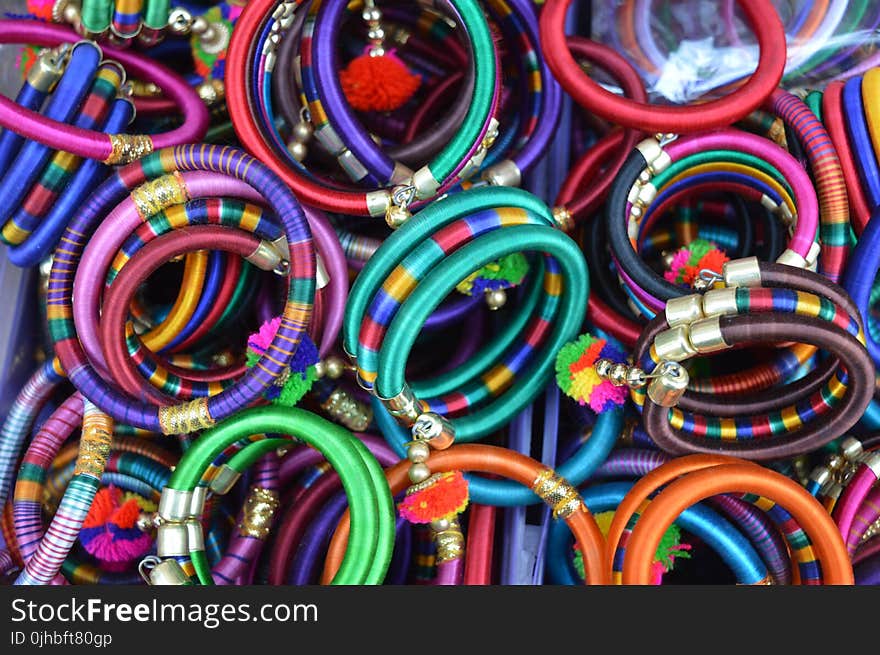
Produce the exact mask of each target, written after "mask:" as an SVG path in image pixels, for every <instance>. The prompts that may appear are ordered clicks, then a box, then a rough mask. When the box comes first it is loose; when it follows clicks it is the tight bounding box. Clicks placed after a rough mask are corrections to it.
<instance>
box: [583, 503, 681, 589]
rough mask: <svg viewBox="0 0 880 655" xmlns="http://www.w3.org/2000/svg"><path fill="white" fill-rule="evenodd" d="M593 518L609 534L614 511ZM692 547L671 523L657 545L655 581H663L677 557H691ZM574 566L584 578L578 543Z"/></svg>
mask: <svg viewBox="0 0 880 655" xmlns="http://www.w3.org/2000/svg"><path fill="white" fill-rule="evenodd" d="M593 518H595V519H596V523H597V524H598V525H599V530H601V531H602V534H603V535H607V534H608V530H609V528H610V527H611V521H612V520H613V519H614V512H601V513H599V514H596V515H594V517H593ZM690 549H691V546H690V544H683V543H681V530H680V529H679V527H678V526H677V525H675V524H674V523H673V524H672V525H670V526H669V529H668V530H666V532H664V533H663V538H662V539H660V545H659V546H657V552H656V553H655V554H654V562H653V564H652V566H651V570H652V573H653V574H654V580H653V583H654V584H655V585H658V584H660V583H661V582H662V580H663V574H664V573H669V572H670V571H671V570H672V568H673V566H674V564H675V560H676V559H690V557H691V554H690V552H688V551H690ZM574 568H575V570H576V571H577V574H578V575H579V576H580V577H581V579H582V580H583V579H584V556H583V553H582V552H581V550H580V548H578V546H577V544H575V545H574Z"/></svg>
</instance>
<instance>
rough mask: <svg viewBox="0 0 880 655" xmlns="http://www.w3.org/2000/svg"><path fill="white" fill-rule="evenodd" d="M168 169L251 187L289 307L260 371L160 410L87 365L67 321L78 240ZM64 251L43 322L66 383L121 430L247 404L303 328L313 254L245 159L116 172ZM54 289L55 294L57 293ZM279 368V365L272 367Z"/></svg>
mask: <svg viewBox="0 0 880 655" xmlns="http://www.w3.org/2000/svg"><path fill="white" fill-rule="evenodd" d="M175 170H179V171H188V170H207V171H215V170H222V171H226V172H231V173H233V174H234V175H235V176H236V177H238V178H239V179H242V180H243V181H245V182H247V183H249V184H251V185H252V186H253V187H254V188H255V189H257V190H258V191H259V192H260V193H261V194H262V195H263V197H264V198H265V199H266V201H267V203H268V205H269V206H271V207H272V209H273V210H274V212H275V215H276V216H278V217H279V218H280V220H281V221H282V223H283V225H284V232H285V236H286V237H287V242H288V247H289V252H290V274H289V277H290V284H289V292H288V301H287V305H286V308H285V312H284V314H283V316H284V318H283V320H282V323H281V328H280V329H279V331H278V333H277V334H276V335H275V338H274V340H273V342H272V344H271V345H270V347H269V348H268V349H267V355H268V356H269V357H271V358H272V360H271V361H270V360H269V359H268V358H267V356H266V355H264V356H263V357H262V358H261V360H260V362H261V364H262V366H261V367H256V368H252V369H250V370H249V371H248V372H247V373H246V374H245V375H244V377H243V378H242V379H241V380H239V381H238V382H237V383H236V384H235V385H233V386H232V387H230V388H229V389H227V390H226V391H224V392H222V393H221V394H219V395H217V396H214V397H212V398H211V399H209V400H208V401H207V402H202V401H199V402H197V403H196V404H194V405H180V406H172V407H170V408H163V409H162V410H161V412H160V409H159V408H158V407H156V406H155V405H149V404H144V403H140V402H136V401H134V399H132V398H130V397H128V396H125V395H123V394H120V393H119V392H118V391H117V390H116V389H114V388H113V387H111V386H110V385H108V384H107V382H106V381H105V380H104V379H102V378H101V376H100V375H99V374H98V373H97V371H96V370H95V369H94V368H93V367H92V365H89V364H88V360H87V358H86V354H85V352H84V351H83V347H82V344H81V343H80V341H79V339H78V338H77V331H76V329H75V326H74V325H73V321H72V320H71V313H72V306H71V305H72V302H71V300H72V299H71V288H72V282H73V277H74V273H75V271H76V268H77V265H78V262H79V260H80V258H81V256H82V252H83V250H84V246H85V236H84V235H88V234H90V233H91V232H92V231H93V229H94V225H95V223H96V222H97V221H98V220H99V219H100V218H102V217H103V216H104V215H105V214H106V212H107V210H108V208H109V207H111V206H114V205H115V204H116V203H118V202H119V201H120V200H122V199H123V198H124V197H125V196H126V195H127V194H128V193H129V191H130V190H131V189H132V188H134V187H136V186H137V185H138V184H141V183H143V182H144V181H145V180H147V179H152V178H155V177H158V176H160V175H162V174H169V173H171V172H173V171H175ZM62 238H63V241H64V243H65V247H64V249H63V251H59V253H58V255H57V256H56V258H55V260H54V262H53V266H52V271H51V273H50V280H49V300H48V310H47V311H48V315H49V322H50V331H51V335H52V339H53V342H54V345H55V349H56V352H57V353H58V356H59V359H60V360H61V362H62V364H63V366H64V368H65V370H68V371H74V373H73V374H72V375H71V381H72V382H73V383H74V385H76V386H78V387H79V388H84V389H87V394H88V395H91V396H93V397H94V399H95V400H96V401H97V404H98V405H99V406H103V408H104V409H105V411H107V412H108V413H109V414H110V415H111V416H114V418H117V420H119V421H120V422H122V423H125V424H127V425H134V426H135V427H141V428H145V429H148V430H152V431H156V432H164V433H177V432H189V431H195V430H198V429H202V428H204V427H209V426H210V425H212V424H213V423H214V422H215V421H217V420H221V419H222V418H225V417H226V416H228V415H229V414H231V413H233V412H234V411H236V410H237V409H239V408H240V407H242V406H244V405H245V404H247V403H248V402H250V401H252V400H254V399H255V398H256V397H257V396H258V395H259V394H260V393H261V392H262V391H263V390H264V389H266V388H267V387H268V386H269V385H270V384H272V383H273V381H274V379H276V378H277V376H278V375H280V373H281V371H282V370H283V368H284V366H285V365H287V363H288V362H290V360H291V358H292V356H293V353H294V352H295V350H296V347H297V344H298V343H299V340H300V338H301V336H302V334H303V332H304V330H305V326H306V325H307V324H308V320H309V315H310V313H311V300H312V297H313V294H314V289H315V254H314V251H313V249H312V241H311V236H310V233H309V229H308V225H307V222H306V221H305V218H304V215H303V213H302V211H301V209H300V208H299V205H298V203H297V202H296V200H295V199H294V197H293V196H292V194H290V192H289V191H288V190H287V189H285V188H284V187H283V186H282V185H281V182H280V181H279V180H278V179H277V178H276V177H275V176H274V175H272V174H271V173H270V172H269V171H268V170H267V169H265V168H264V167H262V165H260V164H259V163H258V162H256V161H254V160H253V159H252V158H250V157H249V156H247V155H245V154H244V153H242V152H240V151H237V150H234V149H231V148H219V147H216V146H184V147H180V148H176V149H173V150H165V151H162V152H160V153H156V154H155V155H151V156H149V157H147V158H146V159H144V160H142V161H141V162H138V163H136V164H133V165H132V166H129V167H127V168H125V169H122V170H121V171H118V172H117V173H115V174H114V175H113V176H112V177H111V178H110V179H109V180H108V181H107V182H105V183H104V184H103V185H102V186H101V187H100V188H99V189H98V190H97V191H96V192H95V194H94V196H93V198H92V202H90V203H89V205H88V207H87V208H86V210H85V211H83V212H82V213H80V214H79V215H77V216H76V217H75V219H74V220H73V221H72V223H71V225H70V226H68V228H67V230H66V232H65V236H64V237H62ZM56 290H57V291H56ZM275 362H278V363H275Z"/></svg>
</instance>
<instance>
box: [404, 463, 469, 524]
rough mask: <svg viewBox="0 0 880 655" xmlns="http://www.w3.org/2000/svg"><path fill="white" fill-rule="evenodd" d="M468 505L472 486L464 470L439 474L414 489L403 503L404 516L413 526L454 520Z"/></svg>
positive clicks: (414, 486)
mask: <svg viewBox="0 0 880 655" xmlns="http://www.w3.org/2000/svg"><path fill="white" fill-rule="evenodd" d="M467 504H468V483H467V480H465V479H464V475H462V473H461V471H449V472H447V473H435V474H434V475H432V476H431V477H430V478H428V479H427V480H425V481H424V482H420V483H419V484H417V485H413V486H412V487H411V491H408V492H407V494H406V498H404V499H403V502H401V503H400V515H401V516H402V517H403V518H405V519H406V520H407V521H409V522H410V523H430V522H431V521H437V520H439V519H448V518H452V517H453V516H455V515H456V514H459V513H461V512H463V511H464V510H465V508H466V507H467Z"/></svg>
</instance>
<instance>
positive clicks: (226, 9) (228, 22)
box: [190, 2, 244, 80]
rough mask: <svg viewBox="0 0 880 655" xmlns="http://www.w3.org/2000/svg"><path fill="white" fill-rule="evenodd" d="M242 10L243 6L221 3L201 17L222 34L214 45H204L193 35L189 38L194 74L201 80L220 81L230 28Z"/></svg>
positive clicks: (230, 32)
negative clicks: (211, 79)
mask: <svg viewBox="0 0 880 655" xmlns="http://www.w3.org/2000/svg"><path fill="white" fill-rule="evenodd" d="M243 9H244V4H243V3H242V4H237V3H229V2H221V3H220V4H218V5H216V6H214V7H211V8H210V9H208V11H206V12H205V13H204V14H203V15H202V17H203V18H204V19H205V20H206V21H208V23H209V24H210V25H211V26H212V27H213V28H214V29H215V30H220V31H221V32H222V35H221V38H219V39H218V40H217V41H216V42H215V43H211V44H210V45H206V44H205V43H203V41H202V39H201V36H200V35H198V34H193V35H192V36H191V37H190V47H191V48H192V53H193V66H194V68H195V71H196V74H198V75H199V77H201V78H202V79H208V78H213V79H215V80H222V79H223V76H224V74H225V73H226V51H227V50H228V49H229V39H230V36H231V35H232V28H233V27H234V25H235V21H237V20H238V17H239V15H241V12H242V10H243Z"/></svg>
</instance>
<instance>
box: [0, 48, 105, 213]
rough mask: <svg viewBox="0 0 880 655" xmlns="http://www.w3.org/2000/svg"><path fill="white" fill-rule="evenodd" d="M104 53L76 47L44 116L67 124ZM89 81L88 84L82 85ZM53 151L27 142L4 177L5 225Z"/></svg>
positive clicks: (0, 204) (0, 197)
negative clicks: (84, 81)
mask: <svg viewBox="0 0 880 655" xmlns="http://www.w3.org/2000/svg"><path fill="white" fill-rule="evenodd" d="M100 59H101V51H100V50H99V49H98V47H97V46H96V45H95V44H93V43H91V42H90V41H83V42H80V43H79V44H77V46H76V47H75V48H74V49H73V52H72V54H71V55H70V61H69V62H68V64H67V68H66V69H65V70H64V75H62V77H61V79H60V80H59V82H58V85H57V86H56V87H55V91H54V92H53V93H52V96H51V97H50V98H49V101H48V105H47V107H46V111H45V112H44V115H45V117H46V118H48V119H50V120H55V121H59V122H62V123H67V122H68V121H69V120H70V118H71V117H72V116H73V115H74V113H75V112H76V110H77V108H78V107H79V105H80V103H81V102H82V101H83V98H85V96H86V94H87V93H88V92H89V89H90V88H91V83H90V82H91V80H92V79H93V78H94V76H95V72H96V71H97V70H98V64H99V63H100ZM83 80H87V81H88V82H87V83H85V84H84V83H83ZM53 152H54V149H53V148H50V147H49V146H45V145H43V144H42V143H38V142H37V141H27V142H26V143H25V144H24V146H23V147H22V149H21V150H20V151H19V152H18V154H17V155H16V157H15V161H14V162H13V163H12V166H11V167H10V168H9V170H8V171H7V172H6V175H4V176H3V181H2V184H3V193H2V194H0V221H2V222H3V223H6V221H8V220H9V218H10V217H11V216H12V213H13V212H14V211H15V209H16V208H17V207H18V206H19V205H20V204H21V201H22V199H23V198H24V196H25V194H26V193H27V192H28V191H30V189H31V187H32V186H33V184H34V181H35V180H36V179H37V177H38V176H39V175H40V173H42V172H43V169H44V168H45V166H46V162H47V161H48V160H49V157H50V156H51V155H52V153H53Z"/></svg>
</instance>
